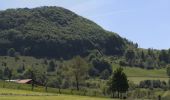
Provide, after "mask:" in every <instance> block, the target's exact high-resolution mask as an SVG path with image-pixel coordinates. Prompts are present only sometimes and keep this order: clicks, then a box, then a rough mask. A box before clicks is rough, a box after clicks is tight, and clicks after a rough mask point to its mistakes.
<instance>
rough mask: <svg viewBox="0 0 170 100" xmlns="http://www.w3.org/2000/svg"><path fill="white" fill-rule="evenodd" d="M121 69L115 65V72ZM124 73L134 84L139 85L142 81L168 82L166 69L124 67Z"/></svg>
mask: <svg viewBox="0 0 170 100" xmlns="http://www.w3.org/2000/svg"><path fill="white" fill-rule="evenodd" d="M118 67H120V66H119V65H113V70H115V69H116V68H118ZM124 72H125V73H126V74H127V76H128V79H129V80H131V81H133V82H134V83H139V82H140V81H142V80H161V81H168V76H167V75H166V69H154V70H146V69H141V68H135V67H124Z"/></svg>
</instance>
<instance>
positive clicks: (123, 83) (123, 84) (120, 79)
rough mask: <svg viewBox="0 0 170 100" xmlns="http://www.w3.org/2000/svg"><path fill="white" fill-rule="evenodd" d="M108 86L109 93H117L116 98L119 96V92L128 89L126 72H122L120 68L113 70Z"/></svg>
mask: <svg viewBox="0 0 170 100" xmlns="http://www.w3.org/2000/svg"><path fill="white" fill-rule="evenodd" d="M108 85H109V88H108V90H109V91H110V93H111V94H112V95H113V96H114V93H115V92H117V93H118V98H119V96H120V93H125V92H126V91H128V88H129V84H128V80H127V76H126V74H125V73H124V72H123V69H122V68H118V69H116V71H114V73H113V76H112V77H111V79H110V80H109V82H108Z"/></svg>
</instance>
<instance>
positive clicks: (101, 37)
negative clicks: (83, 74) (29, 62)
mask: <svg viewBox="0 0 170 100" xmlns="http://www.w3.org/2000/svg"><path fill="white" fill-rule="evenodd" d="M96 53H98V54H100V55H102V56H107V57H117V58H116V59H115V58H114V59H111V60H116V61H114V62H117V63H119V64H120V65H121V66H136V67H141V68H146V69H153V68H160V67H162V66H166V65H168V64H169V63H170V50H155V49H141V48H138V44H135V43H133V42H131V41H129V40H127V39H125V38H122V37H120V36H119V35H118V34H116V33H114V32H109V31H106V30H104V29H103V28H101V27H100V26H99V25H97V24H96V23H94V22H92V21H90V20H88V19H86V18H83V17H81V16H79V15H77V14H75V13H74V12H72V11H69V10H67V9H64V8H61V7H47V6H45V7H38V8H33V9H29V8H18V9H7V10H5V11H0V55H8V56H16V55H22V56H34V57H47V58H57V59H61V58H64V59H71V58H72V57H74V56H76V55H80V56H83V57H87V56H91V58H94V57H96V59H98V58H99V57H98V55H95V54H96ZM92 56H93V57H92ZM90 61H91V62H94V61H92V59H91V60H90ZM98 61H100V60H98Z"/></svg>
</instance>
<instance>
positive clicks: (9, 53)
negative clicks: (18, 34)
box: [8, 48, 15, 57]
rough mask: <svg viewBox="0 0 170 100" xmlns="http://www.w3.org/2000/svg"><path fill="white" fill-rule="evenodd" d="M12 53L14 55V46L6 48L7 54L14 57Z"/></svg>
mask: <svg viewBox="0 0 170 100" xmlns="http://www.w3.org/2000/svg"><path fill="white" fill-rule="evenodd" d="M14 55H15V49H14V48H10V49H9V50H8V56H11V57H14Z"/></svg>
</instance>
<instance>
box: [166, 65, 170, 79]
mask: <svg viewBox="0 0 170 100" xmlns="http://www.w3.org/2000/svg"><path fill="white" fill-rule="evenodd" d="M166 73H167V75H168V76H169V77H170V66H168V67H167V69H166Z"/></svg>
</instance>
